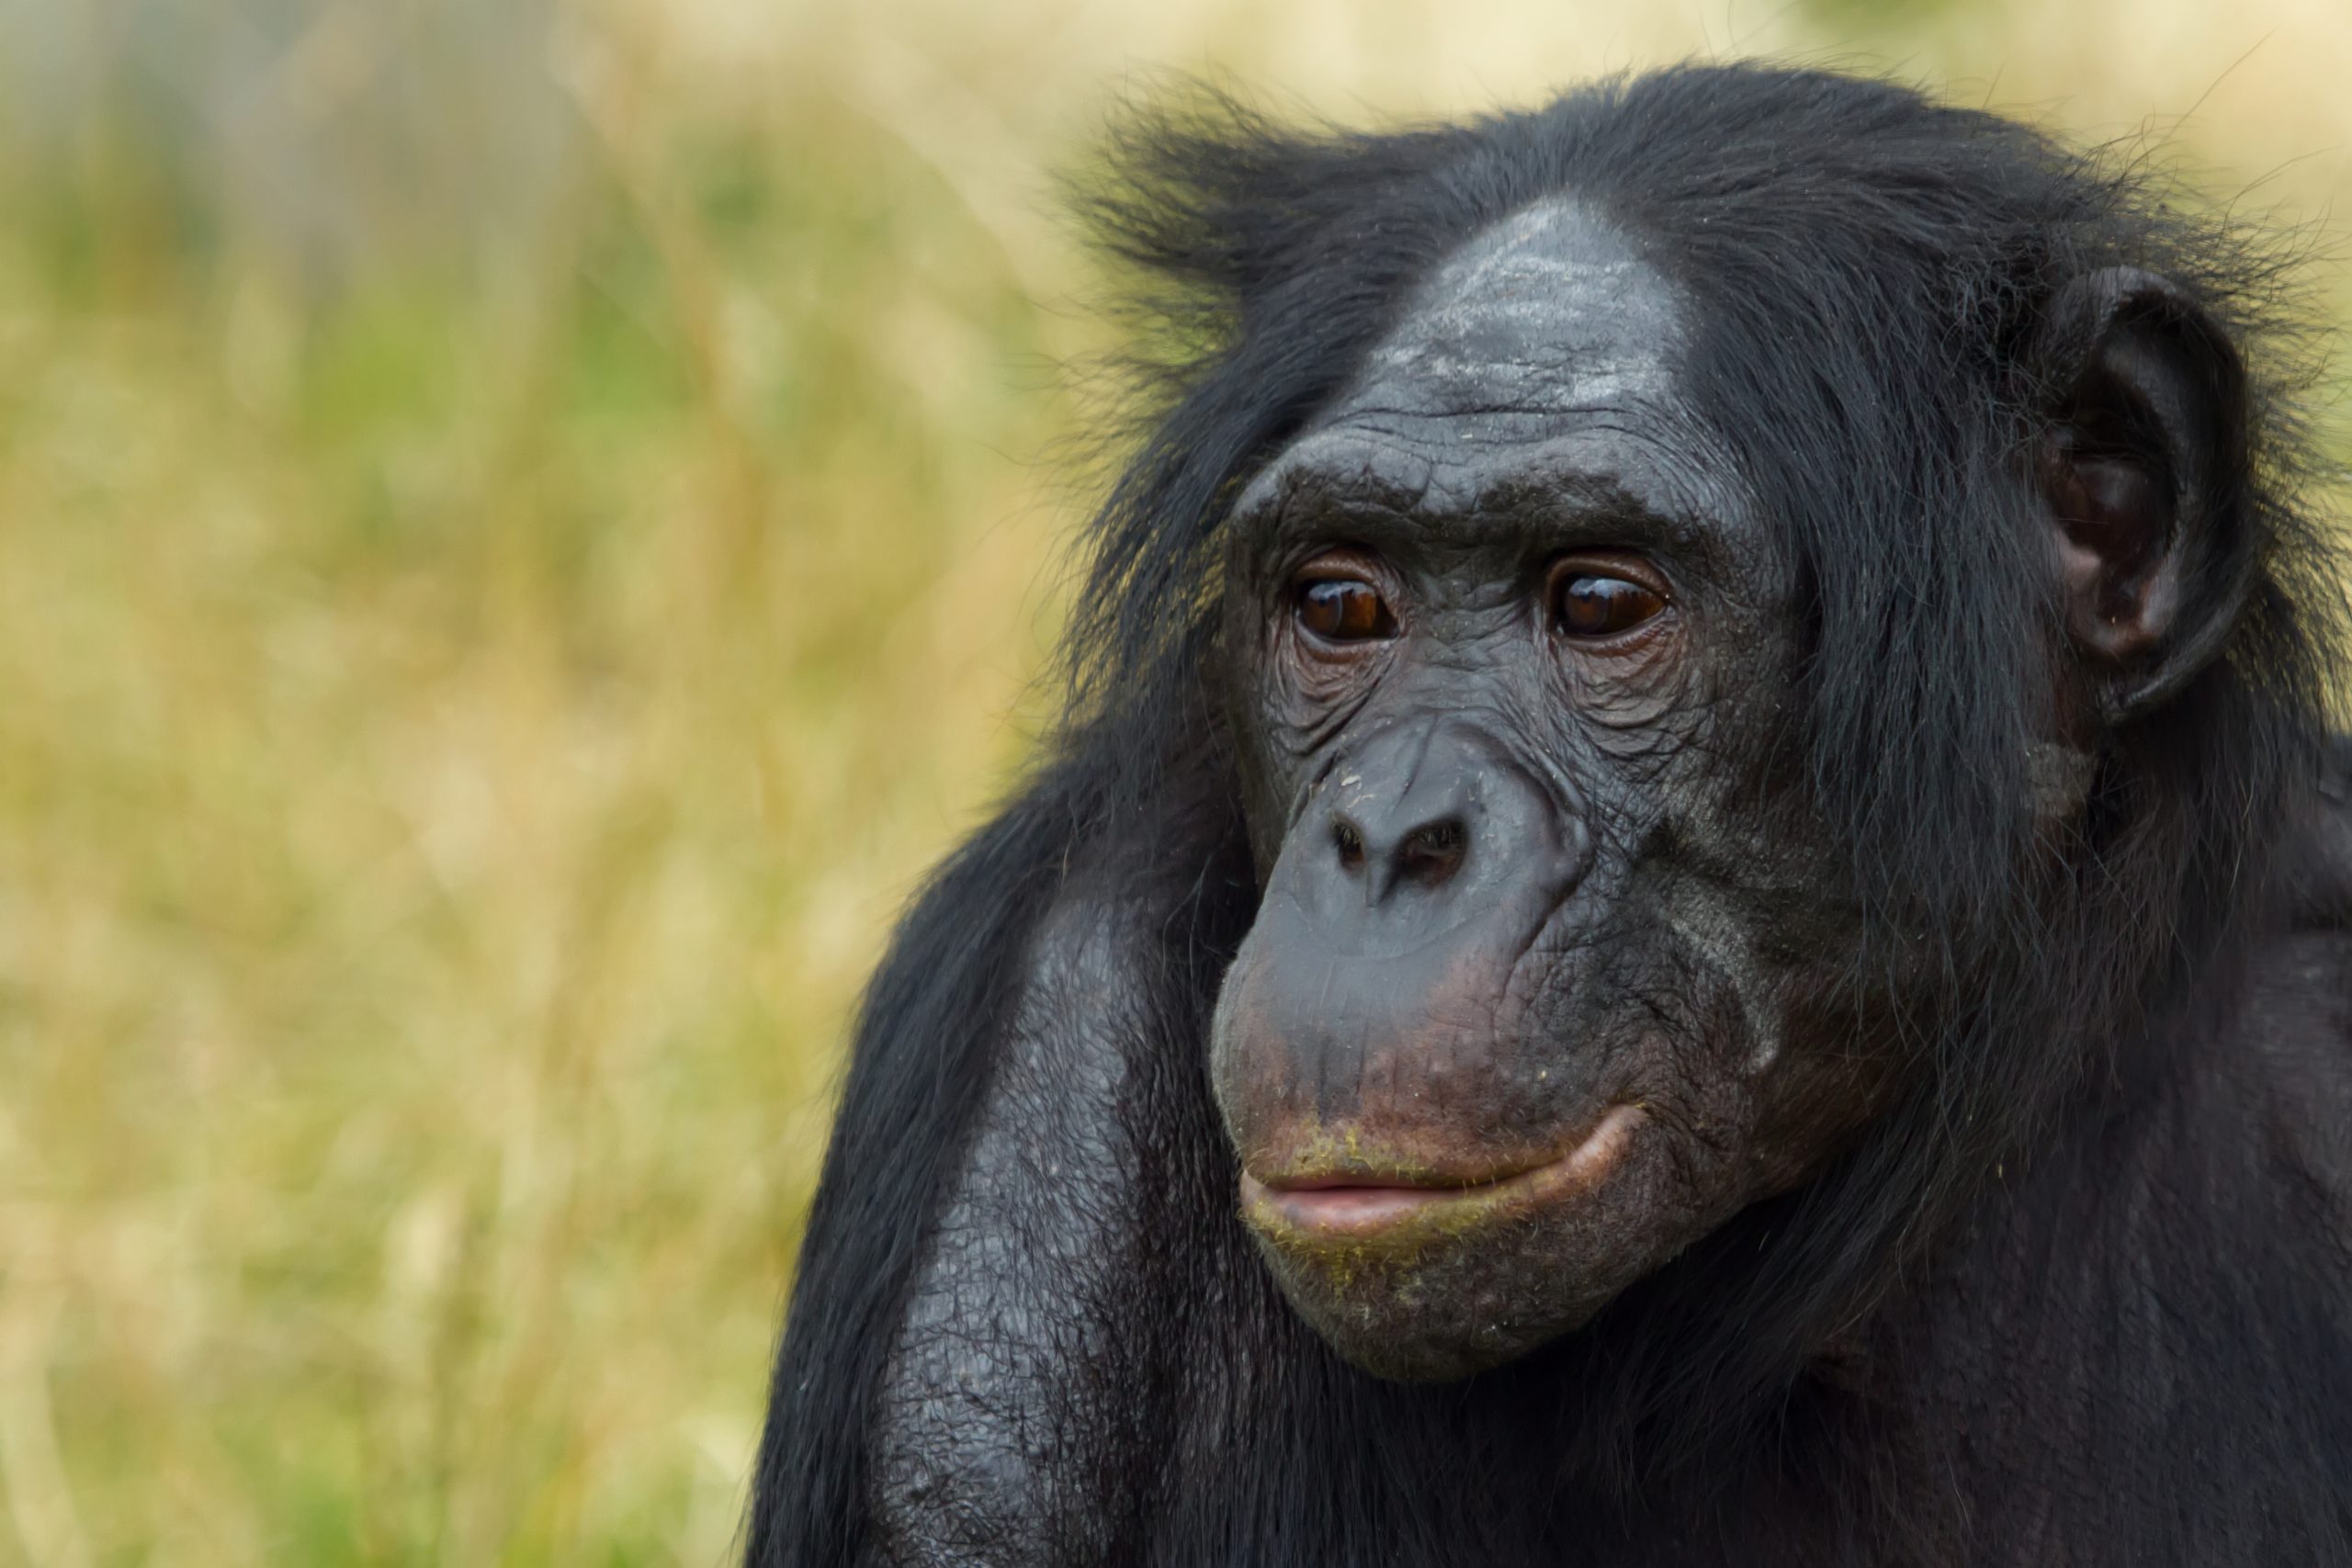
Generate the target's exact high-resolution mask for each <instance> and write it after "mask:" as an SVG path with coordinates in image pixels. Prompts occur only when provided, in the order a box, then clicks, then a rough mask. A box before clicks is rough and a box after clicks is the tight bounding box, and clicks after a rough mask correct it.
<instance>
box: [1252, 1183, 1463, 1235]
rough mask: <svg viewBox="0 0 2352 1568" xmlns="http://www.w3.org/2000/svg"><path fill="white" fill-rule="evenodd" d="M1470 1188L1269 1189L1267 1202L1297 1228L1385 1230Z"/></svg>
mask: <svg viewBox="0 0 2352 1568" xmlns="http://www.w3.org/2000/svg"><path fill="white" fill-rule="evenodd" d="M1466 1190H1470V1189H1465V1188H1460V1187H1337V1186H1333V1187H1321V1186H1301V1187H1290V1188H1269V1189H1267V1190H1266V1201H1268V1202H1269V1203H1271V1204H1272V1205H1273V1207H1274V1209H1275V1210H1276V1211H1277V1212H1278V1213H1281V1214H1282V1216H1283V1218H1284V1219H1286V1220H1288V1221H1290V1223H1291V1224H1295V1225H1299V1226H1302V1227H1304V1228H1305V1229H1307V1230H1316V1231H1323V1232H1327V1233H1340V1232H1348V1231H1375V1230H1384V1229H1385V1228H1386V1227H1388V1226H1389V1225H1392V1224H1396V1223H1397V1221H1398V1220H1401V1219H1403V1218H1405V1217H1406V1216H1407V1215H1408V1214H1412V1213H1419V1211H1421V1210H1423V1209H1427V1208H1429V1207H1430V1206H1431V1205H1432V1204H1437V1203H1442V1202H1444V1201H1447V1200H1448V1199H1450V1198H1453V1197H1455V1196H1458V1195H1459V1194H1460V1193H1462V1192H1464V1191H1466Z"/></svg>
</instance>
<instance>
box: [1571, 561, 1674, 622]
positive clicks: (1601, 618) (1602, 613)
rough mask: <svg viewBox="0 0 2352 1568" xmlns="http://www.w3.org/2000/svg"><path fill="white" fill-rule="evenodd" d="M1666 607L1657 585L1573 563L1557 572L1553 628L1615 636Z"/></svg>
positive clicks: (1594, 566)
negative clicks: (1653, 585)
mask: <svg viewBox="0 0 2352 1568" xmlns="http://www.w3.org/2000/svg"><path fill="white" fill-rule="evenodd" d="M1665 608H1666V596H1665V595H1664V594H1663V593H1661V592H1658V591H1657V589H1656V588H1654V587H1652V586H1650V585H1649V584H1648V583H1645V582H1635V581H1633V580H1632V579H1630V578H1625V577H1619V576H1617V575H1615V574H1614V573H1613V572H1611V571H1608V570H1603V569H1602V568H1600V566H1598V565H1575V564H1570V565H1566V566H1563V567H1562V568H1561V569H1560V570H1557V571H1556V572H1555V573H1554V575H1553V579H1552V629H1553V630H1554V631H1555V632H1558V633H1559V634H1560V635H1561V636H1562V637H1614V636H1615V635H1616V634H1618V633H1619V632H1625V631H1631V630H1633V629H1634V627H1635V626H1640V625H1641V624H1642V623H1643V622H1644V621H1646V620H1648V619H1649V618H1650V617H1652V616H1653V615H1657V614H1658V613H1659V612H1660V611H1662V610H1664V609H1665Z"/></svg>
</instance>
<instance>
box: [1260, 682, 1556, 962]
mask: <svg viewBox="0 0 2352 1568" xmlns="http://www.w3.org/2000/svg"><path fill="white" fill-rule="evenodd" d="M1318 793H1319V795H1320V799H1319V800H1318V802H1317V815H1318V816H1319V817H1320V818H1321V827H1320V828H1319V829H1317V830H1315V831H1313V832H1311V833H1309V834H1306V835H1303V836H1302V837H1301V839H1300V840H1299V841H1298V842H1297V843H1296V845H1295V851H1296V853H1295V854H1285V856H1284V857H1283V858H1284V859H1286V860H1290V861H1292V862H1293V864H1292V866H1291V868H1290V870H1289V873H1288V874H1287V875H1283V876H1281V877H1280V878H1279V880H1280V882H1281V884H1282V886H1283V889H1284V891H1285V892H1286V893H1287V894H1288V895H1289V896H1291V897H1295V898H1297V899H1298V900H1299V901H1300V902H1301V903H1302V904H1303V905H1305V906H1306V908H1309V909H1312V910H1315V911H1317V912H1318V918H1319V919H1325V920H1327V921H1336V922H1338V923H1339V927H1340V928H1347V927H1351V926H1355V922H1360V921H1362V920H1363V919H1365V918H1367V917H1369V918H1370V919H1372V921H1373V923H1374V924H1373V927H1362V926H1355V929H1357V930H1359V931H1360V932H1361V933H1362V934H1363V936H1364V937H1365V939H1366V940H1375V939H1373V937H1372V931H1373V929H1374V927H1377V928H1379V929H1382V930H1388V931H1392V934H1393V935H1394V936H1395V937H1396V938H1397V939H1398V940H1403V939H1404V938H1405V936H1406V932H1407V928H1408V927H1409V928H1414V929H1418V930H1419V931H1421V932H1422V933H1423V934H1426V933H1427V931H1429V930H1430V927H1429V925H1428V922H1429V921H1430V919H1436V920H1438V921H1440V922H1442V924H1443V925H1446V926H1450V925H1452V924H1453V923H1455V922H1457V921H1459V920H1462V919H1471V918H1475V917H1476V916H1477V915H1479V914H1480V913H1482V912H1494V911H1495V910H1496V909H1497V907H1498V905H1500V904H1507V903H1511V902H1514V901H1515V900H1517V899H1518V898H1520V897H1530V898H1535V899H1541V900H1543V901H1544V903H1545V904H1546V905H1547V906H1548V905H1549V903H1551V902H1553V901H1555V900H1556V899H1557V898H1558V897H1560V896H1561V895H1562V894H1563V893H1564V892H1565V890H1566V886H1568V885H1569V884H1571V883H1573V881H1574V880H1575V878H1576V876H1577V871H1578V866H1577V861H1578V860H1579V858H1580V856H1579V854H1578V851H1579V850H1580V849H1581V847H1582V846H1581V843H1580V841H1579V842H1571V841H1569V840H1571V839H1575V840H1580V839H1581V834H1580V833H1579V832H1577V824H1576V823H1575V822H1574V821H1573V820H1572V818H1564V817H1563V816H1562V814H1561V812H1560V810H1559V808H1558V807H1556V806H1555V804H1554V802H1553V801H1552V800H1551V799H1550V798H1549V795H1548V794H1547V792H1546V791H1545V790H1544V787H1543V785H1542V784H1540V783H1539V782H1538V780H1537V779H1536V778H1535V777H1534V776H1533V775H1532V773H1529V772H1528V771H1527V770H1526V769H1525V768H1524V767H1522V766H1521V765H1520V764H1518V763H1516V762H1515V761H1513V760H1512V759H1511V757H1510V754H1509V753H1508V752H1507V751H1505V750H1503V749H1502V748H1501V747H1500V746H1499V745H1498V743H1497V742H1496V741H1495V740H1494V739H1492V738H1491V737H1489V736H1487V735H1486V734H1484V733H1482V732H1481V731H1480V730H1479V729H1478V728H1476V726H1473V725H1469V724H1465V723H1464V722H1462V721H1461V720H1459V719H1455V718H1452V717H1445V716H1440V717H1431V718H1429V719H1427V720H1424V721H1423V722H1420V723H1412V722H1409V721H1408V722H1407V723H1405V724H1401V725H1397V726H1395V727H1393V728H1389V729H1386V730H1384V731H1382V732H1381V733H1379V734H1376V735H1374V736H1373V737H1371V738H1370V739H1367V740H1366V741H1365V742H1363V744H1362V745H1361V746H1359V747H1358V748H1356V749H1355V750H1353V751H1352V752H1351V754H1350V755H1349V756H1347V757H1346V758H1344V759H1343V760H1342V761H1340V764H1339V766H1337V767H1336V768H1335V769H1334V770H1333V771H1332V773H1331V775H1330V777H1329V779H1328V780H1327V781H1326V783H1325V784H1324V785H1323V787H1322V789H1321V790H1320V791H1319V792H1318ZM1564 829H1565V830H1566V831H1565V832H1564ZM1278 870H1279V868H1278ZM1351 910H1352V911H1354V914H1353V915H1351V914H1350V913H1349V911H1351ZM1400 922H1401V923H1400ZM1335 929H1336V928H1335ZM1375 945H1378V941H1377V940H1375Z"/></svg>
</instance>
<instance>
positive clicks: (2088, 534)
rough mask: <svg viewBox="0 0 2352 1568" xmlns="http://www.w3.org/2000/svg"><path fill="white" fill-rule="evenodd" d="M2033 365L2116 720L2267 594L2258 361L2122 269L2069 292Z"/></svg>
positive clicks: (2176, 677)
mask: <svg viewBox="0 0 2352 1568" xmlns="http://www.w3.org/2000/svg"><path fill="white" fill-rule="evenodd" d="M2033 359H2034V365H2035V369H2036V372H2037V374H2038V376H2039V378H2040V381H2041V386H2042V387H2043V388H2045V389H2047V393H2048V395H2049V397H2050V398H2051V401H2050V402H2049V403H2048V404H2047V405H2046V407H2045V411H2044V415H2043V421H2042V424H2041V431H2042V434H2041V445H2040V450H2039V451H2038V452H2037V453H2036V468H2037V477H2038V478H2039V479H2040V482H2041V491H2042V495H2043V497H2044V499H2045V500H2046V501H2047V502H2048V503H2049V507H2050V513H2051V520H2052V538H2053V543H2054V546H2055V550H2056V555H2057V560H2058V566H2059V572H2060V581H2061V583H2062V585H2063V592H2064V613H2065V624H2066V631H2067V634H2068V636H2069V638H2070V639H2071V641H2072V642H2073V645H2074V647H2075V651H2076V652H2077V653H2078V654H2079V655H2080V656H2081V658H2082V659H2083V660H2084V662H2085V664H2086V666H2087V668H2088V670H2089V671H2090V673H2091V675H2092V678H2093V680H2094V681H2095V682H2096V683H2097V685H2098V694H2099V705H2100V707H2101V709H2102V711H2103V712H2104V714H2105V715H2106V716H2107V718H2108V719H2109V722H2113V721H2116V720H2119V719H2121V718H2125V717H2128V716H2131V715H2133V714H2135V713H2141V712H2144V711H2146V710H2147V709H2148V708H2150V707H2152V706H2154V705H2156V704H2157V703H2160V702H2162V701H2163V700H2164V699H2165V697H2166V696H2168V695H2170V694H2172V693H2173V692H2175V691H2177V690H2178V689H2179V688H2180V686H2181V685H2182V684H2183V683H2185V682H2187V681H2188V678H2189V677H2190V676H2192V675H2194V674H2195V673H2196V672H2197V671H2199V670H2200V669H2202V668H2203V667H2204V666H2205V665H2206V663H2208V662H2209V661H2210V660H2211V659H2212V658H2213V657H2214V655H2215V654H2217V653H2218V652H2219V651H2220V650H2221V649H2222V645H2223V644H2224V643H2225V642H2226V641H2227V640H2228V638H2229V635H2230V631H2231V628H2232V627H2233V626H2235V625H2236V623H2237V619H2238V616H2239V614H2240V612H2241V611H2242V609H2243V608H2244V606H2245V601H2246V597H2247V594H2248V592H2250V590H2251V588H2252V585H2253V581H2254V567H2255V561H2254V558H2253V542H2252V540H2251V538H2250V537H2249V536H2248V530H2247V529H2246V528H2245V525H2244V519H2243V517H2242V516H2241V515H2240V505H2239V500H2240V496H2241V493H2242V491H2243V487H2244V482H2245V464H2246V453H2245V448H2246V431H2245V398H2246V392H2245V367H2244V366H2243V365H2242V364H2241V363H2240V361H2239V359H2238V355H2237V351H2236V350H2235V349H2234V348H2233V347H2232V346H2231V344H2230V342H2229V339H2228V337H2227V336H2226V334H2224V333H2223V332H2222V329H2221V328H2220V326H2219V325H2217V324H2216V323H2215V322H2214V321H2213V320H2212V319H2211V317H2210V316H2208V315H2207V314H2206V313H2205V311H2204V310H2202V309H2201V308H2200V307H2199V305H2198V304H2197V302H2196V301H2195V300H2194V299H2191V298H2189V296H2188V294H2187V293H2186V292H2185V291H2183V290H2182V289H2180V288H2177V286H2175V285H2174V284H2172V283H2169V282H2167V281H2166V280H2165V279H2164V278H2161V277H2158V276H2154V275H2153V274H2150V273H2145V272H2142V271H2140V270H2139V269H2137V268H2135V267H2122V266H2117V267H2107V268H2104V269H2102V270H2100V271H2098V272H2095V273H2091V274H2089V275H2087V276H2084V277H2080V278H2077V279H2075V281H2074V282H2072V283H2070V284H2068V285H2067V286H2066V287H2065V288H2063V289H2061V290H2060V291H2059V293H2058V296H2057V298H2056V299H2054V300H2053V301H2052V304H2051V307H2050V310H2049V311H2048V313H2047V314H2046V315H2045V316H2044V317H2043V318H2042V321H2041V326H2040V328H2039V330H2038V332H2037V334H2036V337H2035V340H2034V347H2033Z"/></svg>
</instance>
